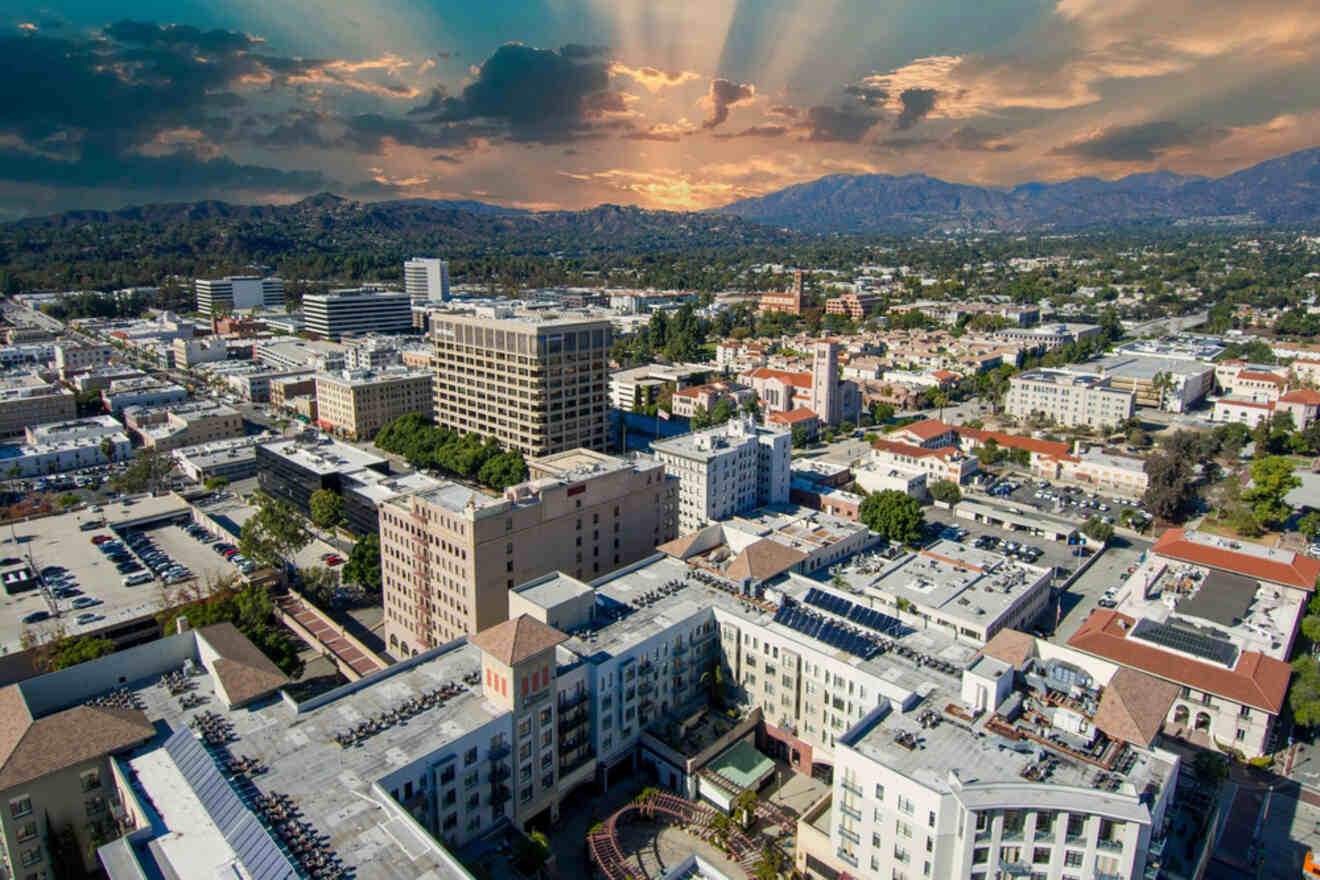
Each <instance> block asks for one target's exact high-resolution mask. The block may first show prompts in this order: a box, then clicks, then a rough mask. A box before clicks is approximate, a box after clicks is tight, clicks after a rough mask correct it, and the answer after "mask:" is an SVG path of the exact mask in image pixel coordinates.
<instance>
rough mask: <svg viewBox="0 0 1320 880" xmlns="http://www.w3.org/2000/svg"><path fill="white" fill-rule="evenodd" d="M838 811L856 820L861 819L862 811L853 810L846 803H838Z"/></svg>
mask: <svg viewBox="0 0 1320 880" xmlns="http://www.w3.org/2000/svg"><path fill="white" fill-rule="evenodd" d="M839 812H841V813H843V815H845V816H848V817H849V818H851V819H855V820H856V821H858V822H860V821H862V811H861V810H854V809H853V808H852V807H850V806H848V805H847V804H839Z"/></svg>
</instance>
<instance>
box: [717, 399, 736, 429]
mask: <svg viewBox="0 0 1320 880" xmlns="http://www.w3.org/2000/svg"><path fill="white" fill-rule="evenodd" d="M737 413H738V407H737V404H735V403H734V402H733V398H731V397H721V398H720V399H719V400H718V401H716V403H715V406H714V408H712V409H711V411H710V422H711V424H712V425H722V424H724V423H725V422H727V421H728V420H729V419H731V418H733V417H734V416H735V415H737Z"/></svg>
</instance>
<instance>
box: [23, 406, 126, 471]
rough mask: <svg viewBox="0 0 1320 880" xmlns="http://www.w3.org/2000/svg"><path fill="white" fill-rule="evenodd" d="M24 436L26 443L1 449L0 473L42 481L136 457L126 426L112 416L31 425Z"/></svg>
mask: <svg viewBox="0 0 1320 880" xmlns="http://www.w3.org/2000/svg"><path fill="white" fill-rule="evenodd" d="M25 433H26V436H25V440H26V442H25V443H12V444H3V445H0V473H5V472H12V473H14V474H16V475H17V476H21V477H40V476H45V475H47V474H57V473H63V472H64V471H71V470H77V469H79V468H85V467H93V466H95V465H101V464H107V463H109V462H112V461H126V460H127V459H130V458H132V457H133V444H132V442H130V441H129V439H128V435H127V434H126V433H125V432H124V426H123V425H121V424H119V422H118V421H116V420H115V419H114V418H113V417H112V416H94V417H92V418H87V419H75V420H73V421H68V422H53V423H46V424H42V425H28V426H27V430H26V432H25ZM106 453H109V455H107V454H106Z"/></svg>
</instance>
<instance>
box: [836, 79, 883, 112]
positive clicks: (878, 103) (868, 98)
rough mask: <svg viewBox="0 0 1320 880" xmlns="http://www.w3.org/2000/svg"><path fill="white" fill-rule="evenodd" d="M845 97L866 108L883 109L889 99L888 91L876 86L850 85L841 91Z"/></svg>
mask: <svg viewBox="0 0 1320 880" xmlns="http://www.w3.org/2000/svg"><path fill="white" fill-rule="evenodd" d="M843 93H844V94H845V95H849V96H851V97H854V98H856V99H857V100H859V101H861V102H862V103H863V104H865V105H866V106H868V107H883V106H884V105H885V101H887V100H888V99H889V89H887V88H884V87H883V86H876V85H867V84H864V83H863V84H860V85H850V86H845V87H844V89H843Z"/></svg>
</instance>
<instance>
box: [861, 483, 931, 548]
mask: <svg viewBox="0 0 1320 880" xmlns="http://www.w3.org/2000/svg"><path fill="white" fill-rule="evenodd" d="M857 517H858V519H860V520H861V521H862V522H863V523H864V524H865V525H866V527H867V528H869V529H870V530H871V531H873V532H875V533H876V534H879V535H883V536H884V537H886V538H888V539H889V540H891V541H895V542H899V543H903V544H916V543H917V542H918V541H920V540H921V537H922V535H923V534H924V532H925V528H926V515H925V513H924V512H923V511H922V509H921V505H920V504H919V503H918V502H917V500H916V499H915V498H913V497H911V496H910V495H908V494H907V493H906V492H899V491H898V490H896V489H886V490H884V491H883V492H872V493H871V494H870V495H867V496H866V497H865V498H864V499H862V503H861V506H860V507H859V509H858V511H857Z"/></svg>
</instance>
